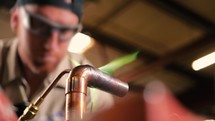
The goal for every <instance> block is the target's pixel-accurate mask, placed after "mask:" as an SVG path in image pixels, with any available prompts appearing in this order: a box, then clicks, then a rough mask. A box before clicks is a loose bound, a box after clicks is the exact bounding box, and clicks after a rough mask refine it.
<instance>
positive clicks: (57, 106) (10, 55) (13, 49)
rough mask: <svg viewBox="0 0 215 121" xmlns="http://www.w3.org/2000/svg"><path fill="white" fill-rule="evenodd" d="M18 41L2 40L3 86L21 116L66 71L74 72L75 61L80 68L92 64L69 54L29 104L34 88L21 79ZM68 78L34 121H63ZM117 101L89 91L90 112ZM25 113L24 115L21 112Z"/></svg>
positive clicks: (0, 65) (0, 78) (0, 76)
mask: <svg viewBox="0 0 215 121" xmlns="http://www.w3.org/2000/svg"><path fill="white" fill-rule="evenodd" d="M17 43H18V41H17V39H10V40H0V83H1V86H2V87H3V89H4V91H5V94H6V95H7V96H8V98H9V99H10V100H11V102H12V103H13V104H14V106H15V109H16V112H17V114H18V115H21V114H22V110H23V109H25V106H28V105H29V104H31V103H33V102H35V100H36V99H37V98H38V97H39V96H40V95H41V93H42V92H44V90H45V89H46V88H47V86H48V85H49V84H50V83H51V82H52V81H53V80H54V79H55V78H56V77H57V76H58V75H59V74H60V73H61V72H62V71H63V70H65V69H73V68H74V67H75V66H77V65H75V64H74V63H73V62H72V61H71V60H74V61H75V62H78V63H80V64H89V62H88V61H87V59H86V58H84V57H83V56H81V55H79V54H74V53H69V54H68V56H66V57H65V58H64V59H63V60H62V61H61V62H60V64H59V65H58V67H57V69H56V70H55V71H54V72H52V73H50V74H49V75H48V76H47V77H46V78H45V80H44V81H43V84H41V86H40V87H38V88H39V89H38V91H37V92H36V94H35V95H34V96H33V98H32V100H29V98H28V96H29V94H30V90H31V89H30V87H29V84H28V82H27V81H26V80H25V78H24V77H23V76H22V75H21V67H20V64H19V60H18V57H17ZM67 76H68V74H65V75H64V76H63V77H62V78H61V79H60V80H59V82H58V83H57V85H56V86H55V87H54V88H53V89H52V90H51V92H50V93H49V94H48V95H47V96H46V98H45V100H44V101H43V102H42V104H41V105H40V107H39V111H38V113H37V115H36V116H35V118H34V119H33V120H32V121H58V120H59V121H62V120H64V110H65V85H66V79H67ZM113 104H114V101H113V97H112V96H111V95H110V94H108V93H106V92H103V91H100V90H97V89H93V93H92V89H90V88H88V91H87V96H86V112H87V113H88V112H92V111H93V110H94V111H98V110H100V109H105V108H107V107H110V106H113ZM20 111H21V112H20Z"/></svg>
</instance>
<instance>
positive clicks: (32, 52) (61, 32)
mask: <svg viewBox="0 0 215 121" xmlns="http://www.w3.org/2000/svg"><path fill="white" fill-rule="evenodd" d="M17 16H18V17H17V18H18V22H17V23H18V24H17V31H16V32H17V36H18V40H19V45H18V53H19V55H20V57H21V60H22V61H23V63H24V64H26V65H27V66H28V67H29V68H30V69H31V70H32V71H34V72H38V73H40V72H42V73H50V72H51V71H53V70H54V69H55V68H56V66H57V65H58V64H59V62H60V61H61V60H62V59H63V58H64V57H65V55H66V54H67V47H68V45H69V41H70V39H71V37H72V36H73V35H74V34H75V33H76V32H77V31H78V29H79V26H78V23H79V22H78V17H77V16H76V15H75V14H74V13H72V12H71V11H69V10H66V9H61V8H56V7H53V6H40V7H38V6H32V5H28V6H26V7H19V9H18V14H17Z"/></svg>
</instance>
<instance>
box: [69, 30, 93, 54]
mask: <svg viewBox="0 0 215 121" xmlns="http://www.w3.org/2000/svg"><path fill="white" fill-rule="evenodd" d="M92 45H93V39H92V38H91V37H90V36H88V35H86V34H83V33H77V34H76V35H75V36H74V37H73V38H72V39H71V41H70V44H69V47H68V51H69V52H73V53H84V52H85V51H86V50H87V49H88V48H89V47H91V46H92Z"/></svg>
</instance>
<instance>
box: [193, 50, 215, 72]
mask: <svg viewBox="0 0 215 121" xmlns="http://www.w3.org/2000/svg"><path fill="white" fill-rule="evenodd" d="M214 63H215V52H213V53H210V54H208V55H206V56H203V57H201V58H199V59H197V60H195V61H193V63H192V68H193V70H195V71H198V70H200V69H203V68H206V67H208V66H210V65H212V64H214Z"/></svg>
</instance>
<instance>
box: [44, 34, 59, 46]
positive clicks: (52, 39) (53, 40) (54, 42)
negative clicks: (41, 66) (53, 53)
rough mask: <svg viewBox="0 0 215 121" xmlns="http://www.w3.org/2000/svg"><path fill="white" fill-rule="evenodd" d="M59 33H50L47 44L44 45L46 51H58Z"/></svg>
mask: <svg viewBox="0 0 215 121" xmlns="http://www.w3.org/2000/svg"><path fill="white" fill-rule="evenodd" d="M58 39H59V32H58V31H57V30H52V31H51V32H50V35H49V37H48V38H47V42H46V43H45V48H46V49H48V50H53V49H58V44H59V40H58Z"/></svg>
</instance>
